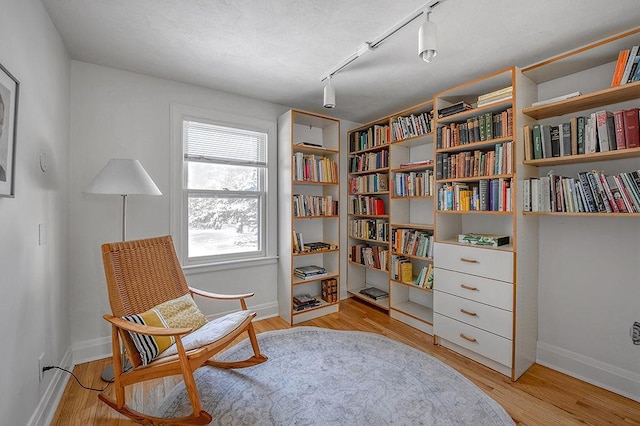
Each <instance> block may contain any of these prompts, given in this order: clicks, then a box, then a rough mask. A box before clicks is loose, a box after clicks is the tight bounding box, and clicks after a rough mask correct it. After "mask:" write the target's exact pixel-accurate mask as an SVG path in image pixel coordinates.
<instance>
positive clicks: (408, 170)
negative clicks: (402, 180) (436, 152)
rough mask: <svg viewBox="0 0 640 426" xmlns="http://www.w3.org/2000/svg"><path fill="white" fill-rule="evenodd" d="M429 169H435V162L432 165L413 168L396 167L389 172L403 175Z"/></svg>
mask: <svg viewBox="0 0 640 426" xmlns="http://www.w3.org/2000/svg"><path fill="white" fill-rule="evenodd" d="M429 169H433V161H432V162H431V164H420V165H417V166H411V167H396V168H393V169H391V170H389V171H390V172H391V173H403V172H414V171H422V170H429Z"/></svg>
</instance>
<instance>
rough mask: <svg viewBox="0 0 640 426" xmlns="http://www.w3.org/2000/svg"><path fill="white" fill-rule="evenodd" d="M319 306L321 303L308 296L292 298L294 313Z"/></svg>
mask: <svg viewBox="0 0 640 426" xmlns="http://www.w3.org/2000/svg"><path fill="white" fill-rule="evenodd" d="M320 305H321V302H320V301H319V300H318V299H316V298H315V297H313V296H311V295H310V294H300V295H298V296H293V309H294V310H295V311H303V310H305V309H309V308H313V307H316V306H320Z"/></svg>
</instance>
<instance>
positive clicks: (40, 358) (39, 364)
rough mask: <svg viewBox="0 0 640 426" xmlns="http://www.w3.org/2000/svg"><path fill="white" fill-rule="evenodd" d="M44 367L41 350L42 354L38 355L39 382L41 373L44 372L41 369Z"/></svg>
mask: <svg viewBox="0 0 640 426" xmlns="http://www.w3.org/2000/svg"><path fill="white" fill-rule="evenodd" d="M44 367H45V365H44V352H42V354H40V356H39V357H38V379H39V381H40V382H42V373H44V371H42V369H43V368H44Z"/></svg>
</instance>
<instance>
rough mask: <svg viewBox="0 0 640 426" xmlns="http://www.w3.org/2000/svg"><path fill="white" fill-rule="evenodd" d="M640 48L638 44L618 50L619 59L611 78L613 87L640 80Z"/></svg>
mask: <svg viewBox="0 0 640 426" xmlns="http://www.w3.org/2000/svg"><path fill="white" fill-rule="evenodd" d="M639 61H640V50H639V49H638V46H632V47H631V48H630V49H622V50H621V51H620V52H618V61H617V62H616V68H615V71H614V72H613V78H612V79H611V87H615V86H622V85H625V84H627V83H632V82H634V81H638V80H640V69H638V68H640V67H638V62H639Z"/></svg>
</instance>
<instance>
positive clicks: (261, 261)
mask: <svg viewBox="0 0 640 426" xmlns="http://www.w3.org/2000/svg"><path fill="white" fill-rule="evenodd" d="M276 263H278V256H270V257H261V258H258V259H241V260H228V261H225V262H216V263H203V264H199V265H188V266H183V267H182V269H183V271H184V274H185V275H196V274H205V273H208V272H216V271H226V270H230V269H244V268H254V267H258V266H264V265H273V264H276Z"/></svg>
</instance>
